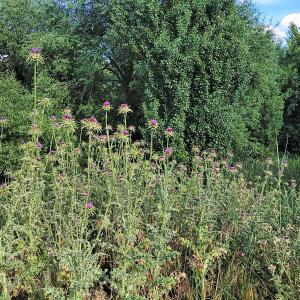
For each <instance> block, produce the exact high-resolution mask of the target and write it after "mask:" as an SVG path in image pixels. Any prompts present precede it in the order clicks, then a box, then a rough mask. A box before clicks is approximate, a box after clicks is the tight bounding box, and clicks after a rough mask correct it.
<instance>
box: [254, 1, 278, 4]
mask: <svg viewBox="0 0 300 300" xmlns="http://www.w3.org/2000/svg"><path fill="white" fill-rule="evenodd" d="M276 1H277V0H255V1H254V2H255V3H257V4H269V3H274V2H276Z"/></svg>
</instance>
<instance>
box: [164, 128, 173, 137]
mask: <svg viewBox="0 0 300 300" xmlns="http://www.w3.org/2000/svg"><path fill="white" fill-rule="evenodd" d="M173 135H174V130H173V128H172V127H167V129H166V136H173Z"/></svg>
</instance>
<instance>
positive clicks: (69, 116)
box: [64, 113, 73, 121]
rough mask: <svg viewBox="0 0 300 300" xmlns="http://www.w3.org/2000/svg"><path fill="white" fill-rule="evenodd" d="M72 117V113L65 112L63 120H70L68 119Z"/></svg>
mask: <svg viewBox="0 0 300 300" xmlns="http://www.w3.org/2000/svg"><path fill="white" fill-rule="evenodd" d="M72 118H73V117H72V115H71V114H70V113H67V114H65V115H64V120H65V121H70V120H72Z"/></svg>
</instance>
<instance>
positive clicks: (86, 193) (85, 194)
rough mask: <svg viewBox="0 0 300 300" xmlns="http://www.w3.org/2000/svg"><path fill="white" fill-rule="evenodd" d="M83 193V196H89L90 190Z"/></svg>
mask: <svg viewBox="0 0 300 300" xmlns="http://www.w3.org/2000/svg"><path fill="white" fill-rule="evenodd" d="M81 195H82V196H83V197H87V196H88V195H89V193H88V192H82V193H81ZM90 203H91V202H90Z"/></svg>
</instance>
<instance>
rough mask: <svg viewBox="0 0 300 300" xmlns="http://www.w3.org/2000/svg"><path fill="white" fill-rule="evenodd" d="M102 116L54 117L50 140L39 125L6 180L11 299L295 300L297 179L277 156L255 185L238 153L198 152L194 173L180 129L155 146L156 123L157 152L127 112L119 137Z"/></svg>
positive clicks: (1, 191)
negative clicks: (181, 156)
mask: <svg viewBox="0 0 300 300" xmlns="http://www.w3.org/2000/svg"><path fill="white" fill-rule="evenodd" d="M34 54H35V53H34ZM101 109H102V110H103V111H104V113H105V115H104V120H103V121H102V120H100V119H96V117H94V116H90V117H87V118H84V119H82V120H81V122H77V121H76V119H75V118H74V116H73V114H72V111H71V110H70V109H68V108H66V109H65V110H64V111H62V112H57V114H56V115H53V114H52V115H49V116H47V119H48V120H49V122H50V124H51V132H52V136H51V139H50V140H47V139H45V138H44V136H43V131H42V130H41V129H40V127H38V126H37V127H36V126H32V127H31V129H30V130H31V132H32V135H34V136H35V137H36V138H35V139H32V141H29V142H28V143H24V144H23V145H22V151H23V155H22V165H21V167H20V168H19V169H18V170H15V172H14V174H13V176H11V174H9V176H8V175H7V176H6V177H5V180H4V181H3V182H1V186H0V208H1V209H0V295H1V297H2V298H3V299H5V300H6V299H16V297H23V298H25V299H70V300H71V299H72V300H78V299H95V300H96V299H105V300H108V299H145V300H146V299H149V300H150V299H151V300H160V299H203V300H204V299H208V298H209V299H214V300H217V299H225V300H226V299H268V297H269V298H270V297H272V298H274V299H275V298H276V297H277V298H278V299H279V298H281V299H297V295H298V287H299V283H300V277H299V274H300V269H299V265H300V262H299V257H300V256H299V249H300V248H299V238H298V237H299V226H300V223H299V213H300V204H299V203H300V201H299V200H300V194H299V190H298V187H297V183H296V182H294V181H293V182H290V181H288V182H286V181H285V179H284V176H283V175H282V174H281V173H279V172H276V170H275V171H274V169H273V168H275V167H276V166H274V165H273V163H272V162H273V160H270V159H267V160H266V162H264V164H263V169H264V171H265V172H264V175H263V177H260V178H255V177H254V176H252V177H253V178H251V181H250V180H249V179H247V174H246V171H245V170H244V169H243V165H241V164H239V163H236V162H234V157H232V155H231V154H230V155H228V156H227V157H219V155H218V153H217V152H216V151H214V150H204V151H200V149H199V147H197V146H195V147H193V149H192V150H193V151H192V153H193V158H192V163H191V164H190V165H189V166H185V165H183V164H180V163H177V162H176V159H175V158H176V157H175V154H176V151H175V150H176V148H175V146H176V145H174V142H173V141H172V137H173V136H174V135H175V134H176V132H174V130H173V129H172V128H171V127H167V128H166V129H162V130H161V132H162V135H163V136H162V138H161V140H163V143H162V145H164V147H161V148H160V147H158V146H157V147H155V146H156V145H155V146H154V144H153V137H154V135H159V132H160V128H161V127H162V125H161V124H158V121H157V120H156V119H152V120H150V121H149V122H148V124H147V125H148V129H149V130H150V134H151V135H150V144H148V143H147V142H146V141H135V140H133V138H132V132H134V130H135V128H134V126H132V125H128V121H127V116H128V113H130V112H132V110H131V109H130V107H129V106H128V105H127V104H122V105H121V106H120V107H119V108H118V113H119V114H121V115H122V116H123V122H122V124H119V125H118V126H114V128H115V130H113V128H112V126H110V125H109V113H110V112H111V111H112V110H113V107H112V105H111V104H110V102H109V101H105V102H104V103H103V105H102V107H101ZM132 113H133V112H132ZM44 114H47V110H46V109H45V111H44ZM60 116H61V117H60ZM0 121H1V119H0ZM101 124H105V125H103V128H102V125H101ZM33 125H35V124H33ZM104 126H105V128H104ZM3 128H4V127H3ZM77 129H78V130H77ZM102 130H103V132H102ZM77 131H79V132H81V135H80V137H78V136H77ZM104 131H105V132H104ZM2 132H3V129H2ZM2 135H3V133H2ZM48 149H49V151H48ZM154 150H155V152H154ZM287 165H288V163H287V162H284V161H282V164H281V165H280V171H281V172H283V173H284V172H285V170H286V168H287V167H288V166H287Z"/></svg>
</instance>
